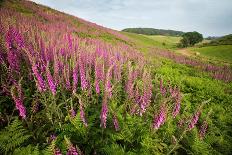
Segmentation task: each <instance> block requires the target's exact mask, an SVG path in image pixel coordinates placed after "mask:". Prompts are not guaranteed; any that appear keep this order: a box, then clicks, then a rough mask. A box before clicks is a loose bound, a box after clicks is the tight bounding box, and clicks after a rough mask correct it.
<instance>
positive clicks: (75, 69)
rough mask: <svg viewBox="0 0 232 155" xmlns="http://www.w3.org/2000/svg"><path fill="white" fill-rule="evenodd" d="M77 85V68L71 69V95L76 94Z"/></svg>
mask: <svg viewBox="0 0 232 155" xmlns="http://www.w3.org/2000/svg"><path fill="white" fill-rule="evenodd" d="M77 83H78V74H77V67H73V93H75V92H76V88H77Z"/></svg>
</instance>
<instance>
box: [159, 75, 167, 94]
mask: <svg viewBox="0 0 232 155" xmlns="http://www.w3.org/2000/svg"><path fill="white" fill-rule="evenodd" d="M160 92H161V94H162V96H165V95H166V92H167V90H166V88H165V87H164V86H163V80H162V79H160Z"/></svg>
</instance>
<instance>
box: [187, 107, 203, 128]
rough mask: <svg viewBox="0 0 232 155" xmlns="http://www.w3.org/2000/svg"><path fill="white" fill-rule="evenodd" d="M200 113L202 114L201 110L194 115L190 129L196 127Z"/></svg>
mask: <svg viewBox="0 0 232 155" xmlns="http://www.w3.org/2000/svg"><path fill="white" fill-rule="evenodd" d="M200 115H201V112H200V111H199V110H198V111H197V112H196V113H195V114H194V115H193V117H192V119H191V121H190V123H189V125H188V129H189V130H192V129H193V128H194V127H195V125H196V124H197V121H198V119H199V117H200Z"/></svg>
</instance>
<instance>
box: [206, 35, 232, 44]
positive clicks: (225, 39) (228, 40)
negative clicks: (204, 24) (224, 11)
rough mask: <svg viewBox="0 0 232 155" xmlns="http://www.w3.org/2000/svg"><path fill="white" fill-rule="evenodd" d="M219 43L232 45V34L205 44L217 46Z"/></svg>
mask: <svg viewBox="0 0 232 155" xmlns="http://www.w3.org/2000/svg"><path fill="white" fill-rule="evenodd" d="M217 45H232V34H229V35H226V36H223V37H220V38H216V39H213V40H212V41H211V42H209V43H205V44H204V46H217Z"/></svg>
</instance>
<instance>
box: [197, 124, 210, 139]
mask: <svg viewBox="0 0 232 155" xmlns="http://www.w3.org/2000/svg"><path fill="white" fill-rule="evenodd" d="M207 129H208V123H207V122H206V121H204V122H203V123H202V125H201V127H200V131H199V136H200V139H203V138H204V137H205V134H206V131H207Z"/></svg>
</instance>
